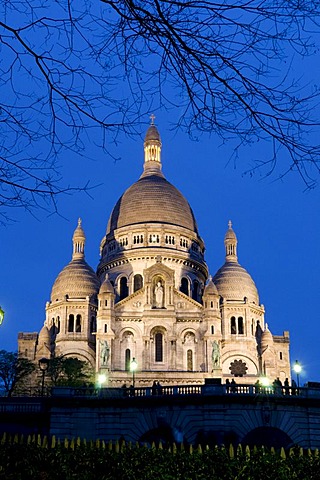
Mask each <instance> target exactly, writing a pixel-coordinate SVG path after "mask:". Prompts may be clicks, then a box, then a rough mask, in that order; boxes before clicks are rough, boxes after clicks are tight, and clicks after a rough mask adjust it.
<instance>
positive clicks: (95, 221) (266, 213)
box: [0, 113, 320, 382]
mask: <svg viewBox="0 0 320 480" xmlns="http://www.w3.org/2000/svg"><path fill="white" fill-rule="evenodd" d="M147 123H148V119H146V125H145V127H143V128H142V131H143V134H142V138H139V137H137V138H125V137H123V138H122V139H120V142H119V143H118V145H117V146H113V147H112V148H113V152H114V153H115V154H116V155H117V156H118V157H121V159H120V160H119V161H117V162H114V161H113V160H112V159H111V158H110V157H108V156H106V155H105V154H104V153H103V152H102V151H99V150H97V149H96V148H95V147H94V146H93V145H92V148H90V145H89V150H88V151H90V152H91V157H94V160H93V159H85V158H78V157H76V156H75V155H72V154H71V153H65V154H63V155H62V156H61V158H60V159H59V162H60V164H61V165H62V171H63V175H64V177H65V180H66V182H65V183H73V184H80V183H84V182H85V180H86V179H90V181H91V184H101V185H100V186H99V187H97V188H96V189H94V190H92V192H91V194H92V198H90V197H89V196H87V195H85V194H75V195H72V196H65V197H61V198H60V200H59V204H58V207H59V213H60V216H59V215H51V216H48V215H46V213H45V212H38V213H37V215H38V217H39V219H36V218H33V217H32V216H30V215H28V214H25V213H20V214H18V217H17V222H16V223H14V224H12V225H8V226H7V227H5V228H4V227H1V230H0V234H1V248H0V255H1V259H0V260H1V267H2V268H1V281H0V305H1V306H2V307H3V308H4V310H5V320H4V323H3V324H2V326H1V328H0V349H6V350H12V351H13V350H16V349H17V335H18V332H19V331H25V332H26V331H30V332H31V331H39V330H40V328H41V327H42V325H43V322H44V320H45V303H46V301H48V300H49V299H50V292H51V287H52V284H53V282H54V280H55V278H56V276H57V275H58V273H59V272H60V270H61V269H62V268H63V267H64V266H65V265H66V264H67V263H68V262H69V261H70V259H71V251H72V243H71V238H72V234H73V231H74V228H75V227H76V225H77V219H78V217H81V218H82V220H83V228H84V230H85V233H86V237H87V242H86V260H87V262H88V263H89V264H90V265H91V266H92V267H93V268H96V266H97V264H98V261H99V244H100V241H101V239H102V237H103V235H104V233H105V229H106V226H107V222H108V218H109V215H110V212H111V210H112V208H113V206H114V204H115V203H116V201H117V199H118V198H119V196H120V195H121V194H122V193H123V192H124V190H125V189H126V188H127V187H129V186H130V185H131V184H132V183H133V182H135V181H136V180H137V179H138V177H139V175H140V173H141V172H142V166H143V136H144V133H145V131H146V128H147ZM156 124H157V126H158V128H159V131H160V134H161V138H162V163H163V172H164V174H165V176H166V178H167V179H168V180H169V181H170V182H171V183H173V184H174V185H175V186H176V187H177V188H178V189H179V190H180V191H181V192H182V193H183V194H184V195H185V197H186V198H187V200H188V201H189V203H190V205H191V207H192V208H193V211H194V213H195V216H196V219H197V223H198V227H199V231H200V235H201V236H202V238H203V239H204V242H205V245H206V261H207V264H208V266H209V271H210V273H211V274H212V275H214V273H215V272H216V271H217V269H218V268H219V267H220V266H221V265H222V264H223V263H224V245H223V239H224V234H225V231H226V229H227V225H228V220H229V219H231V220H232V222H233V227H234V230H235V232H236V234H237V237H238V257H239V262H240V264H241V265H242V266H243V267H245V268H246V269H247V270H248V272H249V273H250V274H251V275H252V277H253V279H254V281H255V283H256V285H257V288H258V291H259V295H260V302H261V303H263V304H264V306H265V309H266V321H267V322H268V324H269V328H270V330H271V332H272V333H273V334H282V333H283V331H284V330H289V331H290V338H291V363H293V362H294V361H295V360H296V359H297V360H299V361H300V362H301V364H302V366H303V372H302V374H301V381H302V382H305V381H307V380H313V381H320V374H319V364H320V350H319V331H320V328H319V314H318V308H317V307H318V301H319V300H318V299H319V292H318V290H319V281H318V270H319V265H320V249H319V245H320V225H319V222H320V220H319V218H320V217H319V200H320V190H319V188H318V189H316V190H313V191H307V192H305V191H304V186H303V184H302V182H301V181H300V179H299V177H298V176H297V175H296V174H292V175H291V176H287V177H286V178H285V179H284V180H283V181H281V182H280V181H274V178H270V177H266V178H265V177H264V176H263V175H262V174H259V173H257V174H256V175H254V176H253V177H249V176H244V175H243V171H244V170H245V169H246V168H247V167H248V165H249V164H250V163H251V161H252V159H254V158H256V156H257V153H258V152H257V147H252V148H251V149H248V150H245V151H242V153H241V154H240V158H239V161H238V163H237V164H236V165H234V164H233V163H232V162H229V159H230V155H231V153H232V145H231V144H226V145H224V146H223V147H219V141H218V139H217V138H215V137H211V138H208V137H203V138H200V139H199V141H197V142H195V141H191V140H190V139H189V138H188V136H187V135H185V134H183V133H181V132H177V131H175V130H171V125H170V117H169V116H167V115H166V114H165V113H163V114H160V115H159V114H158V115H157V118H156Z"/></svg>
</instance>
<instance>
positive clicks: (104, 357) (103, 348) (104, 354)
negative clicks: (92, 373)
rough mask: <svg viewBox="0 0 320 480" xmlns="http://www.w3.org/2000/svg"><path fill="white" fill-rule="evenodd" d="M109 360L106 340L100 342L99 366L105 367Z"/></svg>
mask: <svg viewBox="0 0 320 480" xmlns="http://www.w3.org/2000/svg"><path fill="white" fill-rule="evenodd" d="M109 358H110V348H109V345H108V341H107V340H103V342H101V341H100V360H101V365H102V366H104V367H106V366H107V365H108V362H109Z"/></svg>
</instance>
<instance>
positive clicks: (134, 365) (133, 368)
mask: <svg viewBox="0 0 320 480" xmlns="http://www.w3.org/2000/svg"><path fill="white" fill-rule="evenodd" d="M137 367H138V362H137V360H136V359H135V358H134V357H133V359H132V360H131V362H130V371H131V372H132V386H133V387H134V386H135V385H134V384H135V381H134V379H135V377H134V374H135V371H136V370H137Z"/></svg>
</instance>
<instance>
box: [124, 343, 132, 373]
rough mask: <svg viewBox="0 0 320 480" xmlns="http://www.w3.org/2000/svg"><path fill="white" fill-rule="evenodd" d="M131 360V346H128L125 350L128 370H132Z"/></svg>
mask: <svg viewBox="0 0 320 480" xmlns="http://www.w3.org/2000/svg"><path fill="white" fill-rule="evenodd" d="M130 361H131V352H130V348H126V351H125V369H126V372H130Z"/></svg>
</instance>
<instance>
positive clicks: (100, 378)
mask: <svg viewBox="0 0 320 480" xmlns="http://www.w3.org/2000/svg"><path fill="white" fill-rule="evenodd" d="M106 380H107V376H106V375H105V374H104V373H100V374H99V375H98V387H99V388H101V387H102V384H103V383H104V382H105V381H106Z"/></svg>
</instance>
